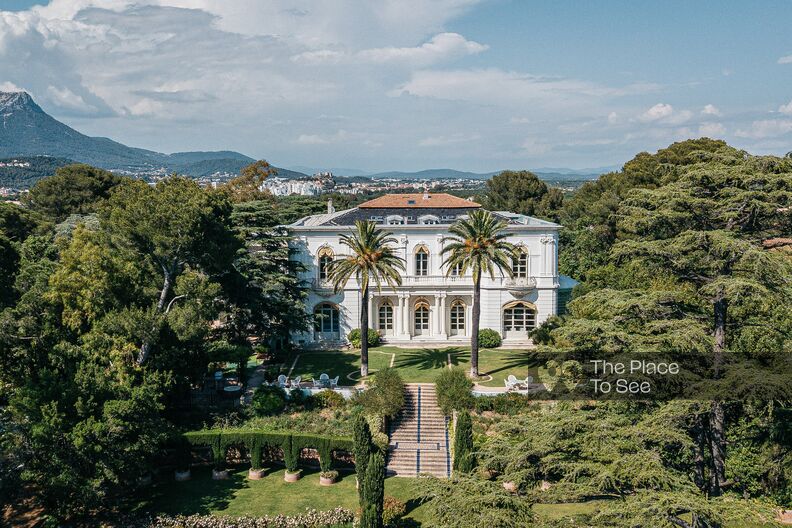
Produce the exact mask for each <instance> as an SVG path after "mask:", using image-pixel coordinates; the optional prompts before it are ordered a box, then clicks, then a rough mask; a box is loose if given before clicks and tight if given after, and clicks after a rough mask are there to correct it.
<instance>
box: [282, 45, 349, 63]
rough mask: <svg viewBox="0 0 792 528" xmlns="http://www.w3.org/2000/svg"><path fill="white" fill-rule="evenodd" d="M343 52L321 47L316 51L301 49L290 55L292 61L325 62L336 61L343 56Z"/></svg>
mask: <svg viewBox="0 0 792 528" xmlns="http://www.w3.org/2000/svg"><path fill="white" fill-rule="evenodd" d="M344 56H345V55H344V53H343V52H341V51H335V50H329V49H323V50H316V51H303V52H302V53H298V54H297V55H292V56H291V60H292V62H299V63H304V64H326V63H331V64H332V63H337V62H339V61H340V60H342V59H343V58H344Z"/></svg>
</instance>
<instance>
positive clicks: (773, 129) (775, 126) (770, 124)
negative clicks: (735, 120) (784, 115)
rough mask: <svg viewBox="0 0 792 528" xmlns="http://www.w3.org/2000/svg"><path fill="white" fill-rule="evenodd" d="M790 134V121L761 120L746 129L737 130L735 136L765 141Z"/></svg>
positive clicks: (791, 122) (791, 128)
mask: <svg viewBox="0 0 792 528" xmlns="http://www.w3.org/2000/svg"><path fill="white" fill-rule="evenodd" d="M790 132H792V120H789V119H761V120H758V121H754V122H753V123H751V126H750V127H749V128H747V129H740V130H738V131H737V132H736V133H735V135H736V136H737V137H742V138H752V139H765V138H774V137H778V136H783V135H785V134H789V133H790Z"/></svg>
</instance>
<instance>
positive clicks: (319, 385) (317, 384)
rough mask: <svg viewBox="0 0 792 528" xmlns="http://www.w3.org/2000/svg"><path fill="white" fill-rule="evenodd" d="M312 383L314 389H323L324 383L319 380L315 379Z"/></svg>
mask: <svg viewBox="0 0 792 528" xmlns="http://www.w3.org/2000/svg"><path fill="white" fill-rule="evenodd" d="M311 382H312V383H313V388H314V389H321V388H322V382H321V381H319V380H318V379H316V378H314V379H312V380H311Z"/></svg>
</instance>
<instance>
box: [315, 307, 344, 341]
mask: <svg viewBox="0 0 792 528" xmlns="http://www.w3.org/2000/svg"><path fill="white" fill-rule="evenodd" d="M314 330H316V332H317V333H321V334H338V332H339V330H340V321H339V313H338V307H336V306H335V305H334V304H330V303H322V304H319V305H317V306H316V308H314Z"/></svg>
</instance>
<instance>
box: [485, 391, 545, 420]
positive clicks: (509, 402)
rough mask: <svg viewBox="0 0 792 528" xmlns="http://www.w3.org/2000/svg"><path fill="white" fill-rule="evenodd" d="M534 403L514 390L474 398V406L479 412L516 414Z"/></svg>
mask: <svg viewBox="0 0 792 528" xmlns="http://www.w3.org/2000/svg"><path fill="white" fill-rule="evenodd" d="M533 405H534V402H533V401H532V400H531V399H530V398H528V397H526V396H524V395H522V394H517V393H514V392H510V393H507V394H499V395H497V396H481V397H480V398H474V408H475V410H476V412H478V413H482V412H485V411H490V412H494V413H496V414H507V415H515V414H519V413H521V412H523V411H525V410H527V409H529V408H531V407H532V406H533Z"/></svg>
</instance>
